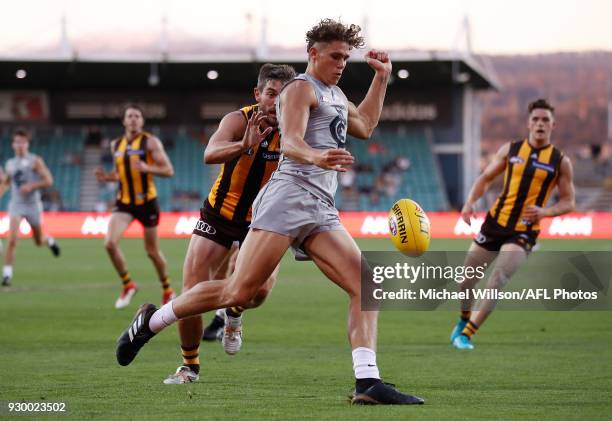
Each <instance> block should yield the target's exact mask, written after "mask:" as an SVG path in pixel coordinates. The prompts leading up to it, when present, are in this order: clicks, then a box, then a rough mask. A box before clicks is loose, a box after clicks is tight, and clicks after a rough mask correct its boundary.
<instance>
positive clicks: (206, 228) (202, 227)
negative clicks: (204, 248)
mask: <svg viewBox="0 0 612 421" xmlns="http://www.w3.org/2000/svg"><path fill="white" fill-rule="evenodd" d="M195 229H196V230H197V231H200V232H203V233H204V234H209V235H215V234H216V233H217V230H216V229H215V227H213V226H212V225H210V224H207V223H206V222H204V221H202V220H199V221H198V222H197V223H196V226H195Z"/></svg>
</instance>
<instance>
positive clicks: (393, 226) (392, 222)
mask: <svg viewBox="0 0 612 421" xmlns="http://www.w3.org/2000/svg"><path fill="white" fill-rule="evenodd" d="M389 231H390V232H391V235H393V236H396V235H397V223H396V222H395V217H394V216H392V217H391V218H389Z"/></svg>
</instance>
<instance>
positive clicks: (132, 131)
mask: <svg viewBox="0 0 612 421" xmlns="http://www.w3.org/2000/svg"><path fill="white" fill-rule="evenodd" d="M123 126H124V128H125V134H124V135H123V136H122V137H121V138H119V139H116V140H113V141H112V142H111V153H112V155H113V159H114V165H115V168H114V171H112V172H110V173H106V172H104V170H103V169H102V168H97V169H96V177H97V179H98V181H101V182H108V181H118V182H119V189H118V191H117V201H116V203H115V207H114V208H113V212H112V215H111V217H110V221H109V224H108V231H107V234H106V238H105V240H104V246H105V247H106V251H107V252H108V255H109V257H110V259H111V262H112V263H113V266H114V267H115V269H116V270H117V273H118V274H119V277H120V278H121V281H122V283H123V290H122V291H121V294H120V295H119V298H118V299H117V301H116V302H115V308H124V307H126V306H127V305H128V304H129V303H130V300H131V299H132V297H133V296H134V294H135V293H136V291H137V290H138V287H137V285H136V283H135V282H133V281H132V278H131V277H130V274H129V272H128V270H127V265H126V262H125V257H124V256H123V253H122V252H121V249H120V248H119V239H120V238H121V236H122V235H123V233H124V232H125V230H126V229H127V228H128V226H129V225H130V224H131V223H132V221H133V220H134V219H136V220H138V222H140V224H141V225H142V227H143V231H144V246H145V250H146V252H147V256H149V258H150V259H151V261H152V262H153V266H155V270H156V271H157V275H158V277H159V281H160V282H161V287H162V300H161V302H162V304H164V303H167V302H168V301H170V300H171V299H172V298H173V297H174V291H173V290H172V288H171V287H170V278H169V277H168V273H167V271H166V259H165V258H164V255H163V254H162V253H161V251H160V249H159V240H158V238H157V226H158V225H159V205H158V203H157V189H156V188H155V183H154V181H153V176H159V177H172V175H174V169H173V168H172V164H171V163H170V160H169V159H168V156H167V155H166V152H165V150H164V146H163V144H162V143H161V141H160V140H159V139H158V138H156V137H155V136H153V135H152V134H150V133H147V132H145V131H143V127H144V116H143V111H142V109H141V108H140V107H138V106H136V105H128V106H126V107H125V110H124V113H123Z"/></svg>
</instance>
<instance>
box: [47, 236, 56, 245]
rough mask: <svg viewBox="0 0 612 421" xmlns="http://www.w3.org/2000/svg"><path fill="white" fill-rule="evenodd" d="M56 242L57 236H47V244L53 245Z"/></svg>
mask: <svg viewBox="0 0 612 421" xmlns="http://www.w3.org/2000/svg"><path fill="white" fill-rule="evenodd" d="M54 244H55V238H53V237H47V246H49V247H53V245H54Z"/></svg>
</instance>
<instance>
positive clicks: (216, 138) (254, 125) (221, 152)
mask: <svg viewBox="0 0 612 421" xmlns="http://www.w3.org/2000/svg"><path fill="white" fill-rule="evenodd" d="M264 119H265V115H264V113H262V112H261V111H259V112H256V113H253V115H251V117H250V118H249V120H248V121H245V119H244V115H243V114H242V112H240V111H234V112H231V113H229V114H228V115H226V116H225V117H223V119H222V120H221V123H220V124H219V128H218V129H217V131H216V132H215V133H214V134H213V135H212V136H211V138H210V142H208V146H207V147H206V150H205V151H204V162H205V163H206V164H221V163H223V162H227V161H230V160H232V159H234V158H236V157H237V156H240V155H241V154H242V153H244V152H245V151H247V150H249V149H250V148H253V147H255V146H257V145H259V144H260V143H261V142H263V140H264V139H265V138H266V137H267V136H268V135H269V134H270V133H271V132H272V130H274V128H273V127H267V128H264V127H262V124H263V122H264Z"/></svg>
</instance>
